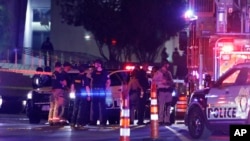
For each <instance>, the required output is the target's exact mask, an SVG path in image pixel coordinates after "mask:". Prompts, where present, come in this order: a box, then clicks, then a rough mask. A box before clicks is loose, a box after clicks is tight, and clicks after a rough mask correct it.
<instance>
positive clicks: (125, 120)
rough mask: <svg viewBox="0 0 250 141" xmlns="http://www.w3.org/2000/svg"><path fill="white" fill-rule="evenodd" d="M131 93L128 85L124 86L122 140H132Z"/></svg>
mask: <svg viewBox="0 0 250 141" xmlns="http://www.w3.org/2000/svg"><path fill="white" fill-rule="evenodd" d="M129 116H130V115H129V94H128V90H127V86H126V85H125V86H123V92H122V106H121V113H120V141H130V128H129V124H130V119H129Z"/></svg>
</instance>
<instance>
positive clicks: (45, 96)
mask: <svg viewBox="0 0 250 141" xmlns="http://www.w3.org/2000/svg"><path fill="white" fill-rule="evenodd" d="M69 74H70V76H71V77H74V76H76V75H77V74H79V71H78V70H72V71H70V72H69ZM32 86H33V89H32V90H30V91H29V92H28V94H27V103H26V115H27V117H28V118H29V122H30V123H33V124H36V123H40V121H41V119H48V113H49V109H50V96H51V94H52V87H51V75H46V74H45V75H44V74H35V75H34V76H33V78H32ZM74 98H75V94H74V93H70V94H69V104H68V107H67V109H68V110H67V111H68V120H69V119H70V115H71V112H72V109H73V104H74Z"/></svg>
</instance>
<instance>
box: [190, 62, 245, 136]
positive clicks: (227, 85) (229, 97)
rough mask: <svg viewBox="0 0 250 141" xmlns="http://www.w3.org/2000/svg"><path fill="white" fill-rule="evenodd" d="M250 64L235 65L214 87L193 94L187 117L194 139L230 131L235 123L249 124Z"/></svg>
mask: <svg viewBox="0 0 250 141" xmlns="http://www.w3.org/2000/svg"><path fill="white" fill-rule="evenodd" d="M249 102H250V63H242V64H237V65H235V66H233V67H232V68H231V69H229V70H228V71H226V72H225V73H224V74H223V75H222V76H221V77H220V78H219V79H218V80H217V81H215V82H214V83H213V84H212V86H211V87H209V88H204V89H201V90H197V91H194V92H193V93H192V95H191V97H190V102H189V104H188V109H187V112H186V114H185V124H186V126H187V127H188V131H189V134H190V136H191V137H193V138H195V139H197V138H202V139H205V138H208V137H209V136H210V135H211V133H213V132H215V131H223V132H228V131H229V129H230V128H229V126H230V125H232V124H250V105H249Z"/></svg>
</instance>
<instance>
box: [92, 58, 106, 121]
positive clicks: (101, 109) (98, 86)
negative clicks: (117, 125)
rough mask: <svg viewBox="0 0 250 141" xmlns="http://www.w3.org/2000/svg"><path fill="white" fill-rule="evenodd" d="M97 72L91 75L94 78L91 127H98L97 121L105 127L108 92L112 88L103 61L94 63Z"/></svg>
mask: <svg viewBox="0 0 250 141" xmlns="http://www.w3.org/2000/svg"><path fill="white" fill-rule="evenodd" d="M94 66H95V70H94V71H93V72H92V74H91V78H92V103H91V107H92V108H91V112H92V113H91V125H97V120H98V119H99V120H100V124H101V125H103V126H105V125H106V122H107V117H106V113H107V112H106V90H107V89H109V87H110V79H109V76H108V72H107V71H106V70H105V69H104V68H103V66H102V61H101V60H96V61H95V62H94Z"/></svg>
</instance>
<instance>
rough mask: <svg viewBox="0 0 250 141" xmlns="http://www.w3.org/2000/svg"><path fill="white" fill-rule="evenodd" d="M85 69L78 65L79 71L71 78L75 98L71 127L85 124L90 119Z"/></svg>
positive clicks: (88, 85)
mask: <svg viewBox="0 0 250 141" xmlns="http://www.w3.org/2000/svg"><path fill="white" fill-rule="evenodd" d="M85 70H86V68H85V67H84V66H80V67H79V72H80V73H79V75H77V76H76V77H75V78H74V80H73V90H74V91H75V94H76V98H75V101H74V109H73V114H72V117H71V121H70V122H71V126H72V127H81V126H85V125H86V124H88V123H89V119H90V109H89V108H90V78H88V77H87V74H86V73H85Z"/></svg>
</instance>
